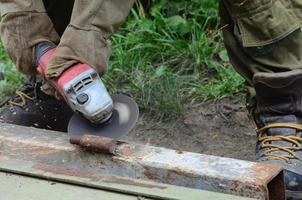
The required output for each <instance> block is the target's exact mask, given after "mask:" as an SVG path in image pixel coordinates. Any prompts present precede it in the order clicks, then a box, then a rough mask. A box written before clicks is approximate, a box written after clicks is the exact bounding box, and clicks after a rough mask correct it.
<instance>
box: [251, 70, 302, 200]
mask: <svg viewBox="0 0 302 200" xmlns="http://www.w3.org/2000/svg"><path fill="white" fill-rule="evenodd" d="M253 81H254V86H255V90H256V102H257V103H256V107H255V109H254V110H253V111H252V114H253V117H254V120H255V122H256V125H257V127H258V130H257V134H258V143H257V148H256V153H257V155H258V161H259V162H263V163H270V164H275V165H279V166H282V167H283V168H284V169H285V172H284V173H285V184H286V193H287V197H288V199H302V148H301V143H302V137H301V136H302V70H295V71H291V72H282V73H257V74H255V76H254V79H253Z"/></svg>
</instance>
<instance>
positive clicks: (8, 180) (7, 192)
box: [0, 173, 151, 200]
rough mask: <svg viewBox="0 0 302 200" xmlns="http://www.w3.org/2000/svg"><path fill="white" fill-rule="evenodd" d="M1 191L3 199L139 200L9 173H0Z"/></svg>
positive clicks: (119, 194)
mask: <svg viewBox="0 0 302 200" xmlns="http://www.w3.org/2000/svg"><path fill="white" fill-rule="evenodd" d="M0 192H1V197H0V199H3V200H96V199H101V200H139V197H137V196H132V195H125V194H121V193H114V192H108V191H104V190H97V189H92V188H87V187H80V186H75V185H69V184H65V183H58V182H50V181H47V180H43V179H35V178H30V177H26V176H19V175H12V174H7V173H0ZM146 200H147V199H146ZM148 200H151V199H148Z"/></svg>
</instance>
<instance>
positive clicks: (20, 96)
mask: <svg viewBox="0 0 302 200" xmlns="http://www.w3.org/2000/svg"><path fill="white" fill-rule="evenodd" d="M17 100H18V102H17ZM19 100H21V101H19ZM27 100H31V101H32V100H33V98H32V97H30V96H28V95H27V94H25V93H24V92H22V91H16V97H15V98H14V99H13V100H9V101H8V103H9V104H10V105H12V106H20V107H23V106H25V105H26V101H27Z"/></svg>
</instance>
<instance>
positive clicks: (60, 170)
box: [33, 163, 99, 181]
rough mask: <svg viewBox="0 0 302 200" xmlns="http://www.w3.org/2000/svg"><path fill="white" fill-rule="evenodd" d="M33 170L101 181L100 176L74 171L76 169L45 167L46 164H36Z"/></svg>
mask: <svg viewBox="0 0 302 200" xmlns="http://www.w3.org/2000/svg"><path fill="white" fill-rule="evenodd" d="M33 168H35V169H38V170H42V171H44V172H48V173H52V174H61V175H67V176H74V177H83V178H88V179H90V180H93V181H97V180H99V176H98V175H97V174H95V173H91V172H87V171H83V170H78V169H74V168H66V167H54V166H49V165H44V164H40V163H35V165H34V166H33Z"/></svg>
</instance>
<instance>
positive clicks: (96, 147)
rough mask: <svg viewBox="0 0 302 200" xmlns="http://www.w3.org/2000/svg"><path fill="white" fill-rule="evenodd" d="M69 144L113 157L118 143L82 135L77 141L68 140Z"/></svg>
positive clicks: (103, 138)
mask: <svg viewBox="0 0 302 200" xmlns="http://www.w3.org/2000/svg"><path fill="white" fill-rule="evenodd" d="M70 143H72V144H77V145H79V146H81V147H83V148H85V149H86V150H89V151H92V152H96V153H104V154H110V155H115V151H116V148H117V146H118V145H119V142H118V141H116V140H113V139H111V138H106V137H99V136H94V135H84V136H82V137H81V138H80V139H79V140H74V139H70Z"/></svg>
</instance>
